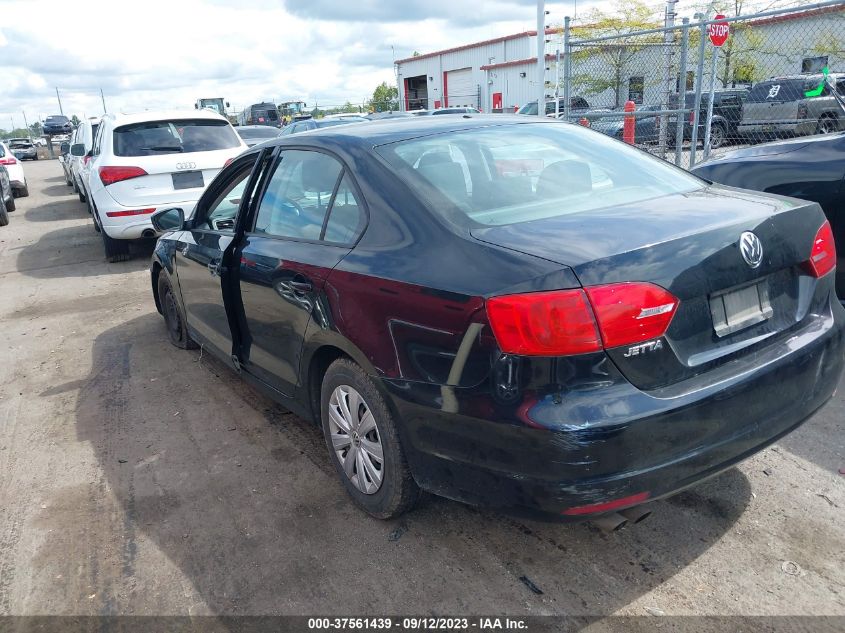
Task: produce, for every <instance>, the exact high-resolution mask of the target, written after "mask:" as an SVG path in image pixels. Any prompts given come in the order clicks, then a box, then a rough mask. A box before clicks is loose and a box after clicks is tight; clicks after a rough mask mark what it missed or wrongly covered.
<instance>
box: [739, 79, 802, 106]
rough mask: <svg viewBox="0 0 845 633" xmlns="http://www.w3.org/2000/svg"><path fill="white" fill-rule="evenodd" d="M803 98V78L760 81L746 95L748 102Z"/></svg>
mask: <svg viewBox="0 0 845 633" xmlns="http://www.w3.org/2000/svg"><path fill="white" fill-rule="evenodd" d="M803 98H804V80H803V79H774V80H771V81H761V82H760V83H758V84H757V85H755V86H754V87H753V88H752V89H751V93H750V94H749V95H748V101H749V102H750V103H766V102H775V101H798V100H799V99H803Z"/></svg>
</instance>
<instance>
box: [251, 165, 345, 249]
mask: <svg viewBox="0 0 845 633" xmlns="http://www.w3.org/2000/svg"><path fill="white" fill-rule="evenodd" d="M341 170H342V166H341V164H340V163H339V162H338V161H337V160H335V159H334V158H332V157H331V156H328V155H326V154H322V153H320V152H308V151H303V150H289V151H284V152H282V153H281V155H280V159H279V161H278V163H277V165H276V169H275V171H274V172H273V175H272V176H271V178H270V181H269V182H268V183H267V189H266V191H265V193H264V197H263V198H262V199H261V204H260V205H259V207H258V214H257V217H256V219H255V232H256V233H266V234H268V235H274V236H277V237H289V238H293V239H305V240H318V239H320V235H321V232H322V228H323V220H324V219H325V217H326V212H327V211H328V209H329V205H330V204H331V202H332V194H333V193H334V191H335V188H336V186H337V184H338V179H339V177H340V172H341Z"/></svg>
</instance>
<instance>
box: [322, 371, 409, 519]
mask: <svg viewBox="0 0 845 633" xmlns="http://www.w3.org/2000/svg"><path fill="white" fill-rule="evenodd" d="M350 402H357V403H358V406H357V407H355V410H354V411H350V407H349V404H350ZM344 411H346V412H347V413H346V414H345V413H344ZM320 415H321V418H322V423H323V436H324V438H325V440H326V446H327V448H328V451H329V457H330V459H331V461H332V463H333V464H334V467H335V470H336V471H337V474H338V477H340V480H341V482H342V483H343V486H344V487H345V488H346V492H347V493H348V494H349V496H350V497H352V499H353V501H354V502H355V503H356V505H358V506H359V507H360V508H361V509H363V510H364V511H365V512H367V513H368V514H370V515H371V516H373V517H375V518H377V519H393V518H395V517H398V516H400V515H401V514H404V513H405V512H407V511H408V510H410V509H411V508H413V506H414V505H415V504H416V502H417V500H418V499H419V496H420V489H419V487H418V486H417V484H416V482H415V481H414V478H413V476H412V475H411V470H410V468H409V467H408V462H407V461H406V459H405V454H404V452H403V450H402V444H401V441H400V439H399V433H398V429H397V427H396V423H395V422H394V420H393V416H392V415H391V413H390V410H389V409H388V408H387V404H386V403H385V401H384V398H383V397H382V395H381V393H380V392H379V390H378V388H377V387H376V385H375V383H374V382H373V380H372V378H370V377H369V376H368V375H367V374H366V372H364V370H363V369H361V367H360V366H358V365H357V364H356V363H354V362H352V361H351V360H349V359H346V358H341V359H338V360H336V361H335V362H333V363H332V364H331V365H329V368H328V369H327V370H326V373H325V375H324V376H323V382H322V386H321V389H320ZM359 431H360V432H361V435H359ZM346 438H348V442H346V443H345V444H344V442H345V441H346ZM367 447H369V448H367ZM350 453H351V455H350ZM379 455H380V456H381V461H379ZM347 456H349V457H350V460H349V462H346V464H347V465H346V468H345V467H344V463H345V460H346V457H347ZM359 469H360V470H361V471H362V477H359V476H358V470H359ZM378 477H380V480H378V481H376V479H377V478H378Z"/></svg>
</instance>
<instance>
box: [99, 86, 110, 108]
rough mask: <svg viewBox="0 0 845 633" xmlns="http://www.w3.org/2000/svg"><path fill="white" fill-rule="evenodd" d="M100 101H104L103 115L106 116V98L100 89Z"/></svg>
mask: <svg viewBox="0 0 845 633" xmlns="http://www.w3.org/2000/svg"><path fill="white" fill-rule="evenodd" d="M100 99H102V101H103V114H106V112H108V110H106V98H105V97H104V96H103V89H102V88H100Z"/></svg>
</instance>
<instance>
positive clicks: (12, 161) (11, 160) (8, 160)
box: [0, 156, 18, 165]
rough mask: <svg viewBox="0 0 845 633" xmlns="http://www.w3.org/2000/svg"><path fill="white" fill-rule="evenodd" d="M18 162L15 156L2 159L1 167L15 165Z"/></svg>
mask: <svg viewBox="0 0 845 633" xmlns="http://www.w3.org/2000/svg"><path fill="white" fill-rule="evenodd" d="M17 162H18V161H17V159H16V158H15V157H14V156H9V157H8V158H0V165H14V164H15V163H17Z"/></svg>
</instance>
